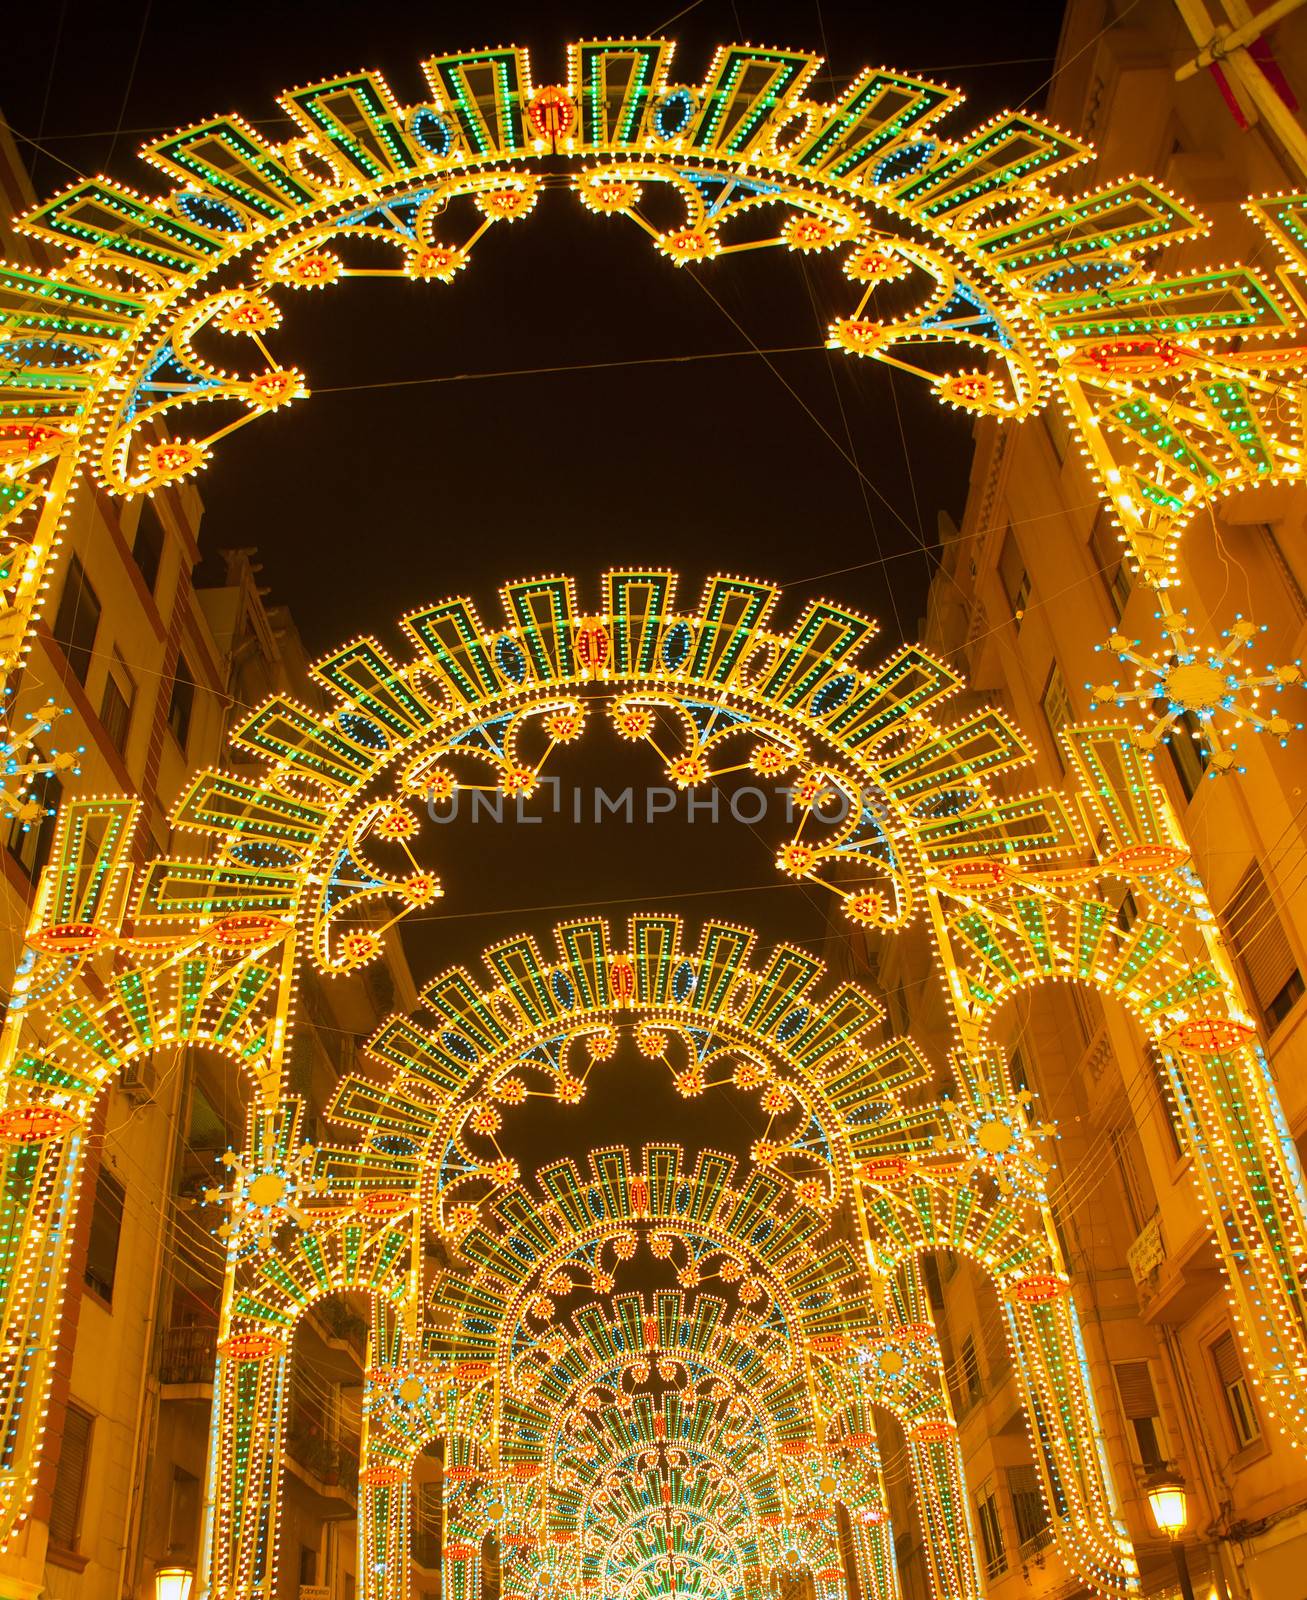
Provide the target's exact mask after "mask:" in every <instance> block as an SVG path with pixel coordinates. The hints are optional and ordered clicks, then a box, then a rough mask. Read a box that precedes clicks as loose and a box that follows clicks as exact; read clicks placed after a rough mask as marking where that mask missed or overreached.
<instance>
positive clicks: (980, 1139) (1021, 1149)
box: [935, 1058, 1056, 1202]
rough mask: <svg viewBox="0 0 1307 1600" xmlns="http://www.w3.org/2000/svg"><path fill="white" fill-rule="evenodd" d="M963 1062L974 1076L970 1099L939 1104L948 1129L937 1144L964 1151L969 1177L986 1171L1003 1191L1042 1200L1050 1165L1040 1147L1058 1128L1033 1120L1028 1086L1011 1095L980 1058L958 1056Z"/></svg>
mask: <svg viewBox="0 0 1307 1600" xmlns="http://www.w3.org/2000/svg"><path fill="white" fill-rule="evenodd" d="M959 1066H960V1068H961V1071H962V1072H963V1073H964V1074H965V1076H966V1078H969V1079H970V1084H969V1087H970V1090H971V1097H970V1100H969V1102H963V1103H961V1104H959V1103H957V1102H955V1101H953V1100H949V1099H946V1100H943V1101H941V1102H940V1109H941V1111H942V1112H943V1113H944V1116H945V1118H946V1120H947V1123H948V1128H949V1131H948V1133H947V1134H946V1135H942V1136H940V1137H939V1138H937V1139H936V1141H935V1148H936V1149H937V1150H938V1151H940V1152H942V1153H948V1154H952V1153H954V1152H959V1153H960V1155H961V1158H962V1172H963V1174H964V1175H965V1176H966V1177H970V1176H971V1175H972V1174H973V1173H984V1174H986V1175H987V1176H988V1177H990V1178H991V1179H992V1180H993V1182H994V1183H995V1184H996V1185H997V1186H998V1190H999V1193H1000V1194H1004V1195H1009V1196H1014V1197H1019V1198H1020V1199H1023V1200H1032V1201H1035V1202H1042V1201H1043V1200H1044V1198H1045V1196H1046V1194H1047V1184H1046V1181H1045V1180H1046V1178H1047V1174H1048V1172H1049V1163H1048V1162H1047V1161H1046V1160H1045V1159H1044V1158H1043V1156H1042V1155H1041V1154H1040V1150H1039V1146H1040V1143H1041V1142H1042V1141H1043V1140H1045V1139H1048V1138H1050V1137H1052V1136H1053V1135H1054V1134H1055V1132H1056V1129H1055V1128H1054V1127H1053V1126H1052V1124H1051V1123H1047V1122H1038V1123H1037V1122H1032V1121H1031V1120H1030V1113H1029V1107H1030V1104H1031V1102H1032V1101H1033V1100H1034V1096H1033V1095H1032V1094H1031V1093H1030V1091H1029V1090H1028V1089H1021V1090H1018V1091H1017V1092H1015V1093H1013V1094H1008V1093H1007V1091H1006V1090H1005V1089H1004V1087H1003V1086H1002V1084H1001V1082H1000V1081H999V1075H998V1074H997V1073H996V1074H995V1076H994V1077H992V1078H991V1077H989V1076H987V1075H986V1073H985V1071H984V1068H983V1066H982V1064H981V1063H980V1062H974V1061H970V1060H965V1059H963V1058H959Z"/></svg>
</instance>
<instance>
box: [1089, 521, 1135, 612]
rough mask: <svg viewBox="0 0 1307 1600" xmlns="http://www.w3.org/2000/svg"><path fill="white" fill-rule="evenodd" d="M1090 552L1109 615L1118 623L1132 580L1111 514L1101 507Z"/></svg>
mask: <svg viewBox="0 0 1307 1600" xmlns="http://www.w3.org/2000/svg"><path fill="white" fill-rule="evenodd" d="M1089 552H1090V554H1091V555H1092V557H1093V559H1094V565H1095V566H1096V567H1097V568H1098V575H1099V577H1100V578H1102V580H1103V586H1104V587H1105V588H1106V590H1107V598H1108V599H1109V600H1110V601H1111V603H1112V611H1113V613H1114V614H1115V615H1116V617H1117V618H1118V619H1119V618H1120V616H1121V614H1122V612H1123V611H1124V610H1125V608H1126V601H1127V600H1129V598H1130V591H1131V590H1132V589H1133V588H1134V586H1135V580H1134V577H1133V575H1132V574H1131V571H1130V568H1129V567H1128V566H1127V565H1126V559H1125V546H1124V545H1123V544H1122V543H1121V540H1120V539H1119V537H1118V536H1117V531H1116V529H1115V528H1114V527H1113V526H1112V514H1111V512H1110V511H1108V510H1107V509H1106V507H1104V509H1103V510H1102V511H1100V512H1099V513H1098V515H1097V516H1096V517H1095V518H1094V523H1093V526H1092V527H1091V528H1090V530H1089Z"/></svg>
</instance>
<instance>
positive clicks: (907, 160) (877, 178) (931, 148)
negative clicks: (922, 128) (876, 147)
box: [871, 139, 939, 183]
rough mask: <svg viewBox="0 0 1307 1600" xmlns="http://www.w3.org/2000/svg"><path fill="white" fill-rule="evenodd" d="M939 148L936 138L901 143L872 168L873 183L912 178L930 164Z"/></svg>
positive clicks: (895, 181) (893, 181)
mask: <svg viewBox="0 0 1307 1600" xmlns="http://www.w3.org/2000/svg"><path fill="white" fill-rule="evenodd" d="M938 148H939V146H938V144H937V143H936V141H935V140H934V139H918V140H916V141H915V142H914V143H913V144H905V145H900V146H899V148H898V149H897V150H891V151H890V153H889V154H888V155H887V156H882V157H881V159H880V160H879V161H878V162H877V163H876V165H875V166H874V167H873V168H872V173H871V181H872V183H897V182H898V181H899V180H900V179H901V178H910V177H911V176H912V174H913V173H914V172H920V171H921V170H922V168H923V167H928V166H929V165H930V163H931V162H932V161H933V160H934V158H935V151H936V150H937V149H938Z"/></svg>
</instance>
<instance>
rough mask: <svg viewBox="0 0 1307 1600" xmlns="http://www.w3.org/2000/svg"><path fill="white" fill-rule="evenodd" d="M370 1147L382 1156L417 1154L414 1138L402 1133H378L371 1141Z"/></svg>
mask: <svg viewBox="0 0 1307 1600" xmlns="http://www.w3.org/2000/svg"><path fill="white" fill-rule="evenodd" d="M372 1148H373V1149H374V1150H379V1151H380V1152H381V1153H382V1155H383V1156H412V1155H416V1154H417V1148H418V1147H417V1141H416V1140H414V1139H410V1138H408V1137H406V1136H405V1135H404V1134H402V1133H379V1134H378V1135H377V1136H376V1138H375V1139H373V1141H372Z"/></svg>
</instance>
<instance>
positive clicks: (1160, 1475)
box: [1144, 1467, 1194, 1600]
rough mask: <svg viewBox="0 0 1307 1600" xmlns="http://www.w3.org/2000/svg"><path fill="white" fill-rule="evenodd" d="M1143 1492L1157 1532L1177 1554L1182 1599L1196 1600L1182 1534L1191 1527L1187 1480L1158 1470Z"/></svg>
mask: <svg viewBox="0 0 1307 1600" xmlns="http://www.w3.org/2000/svg"><path fill="white" fill-rule="evenodd" d="M1144 1492H1145V1493H1146V1494H1147V1496H1148V1509H1149V1510H1150V1511H1151V1512H1152V1513H1153V1521H1154V1522H1155V1523H1156V1524H1157V1531H1158V1532H1159V1533H1164V1534H1165V1535H1166V1537H1167V1538H1168V1539H1169V1540H1170V1541H1171V1550H1172V1552H1173V1553H1174V1555H1175V1575H1176V1577H1177V1578H1178V1579H1179V1580H1180V1593H1181V1595H1182V1596H1183V1600H1194V1586H1193V1583H1192V1582H1191V1581H1190V1578H1189V1558H1188V1557H1187V1556H1186V1555H1185V1549H1184V1542H1183V1535H1184V1531H1185V1529H1186V1528H1187V1527H1188V1526H1189V1495H1188V1492H1187V1490H1186V1488H1185V1481H1184V1479H1183V1478H1182V1477H1181V1476H1180V1474H1179V1473H1178V1472H1176V1471H1175V1469H1174V1468H1172V1467H1158V1468H1156V1469H1155V1470H1154V1471H1153V1472H1150V1473H1149V1474H1148V1476H1147V1477H1146V1478H1145V1479H1144Z"/></svg>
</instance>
